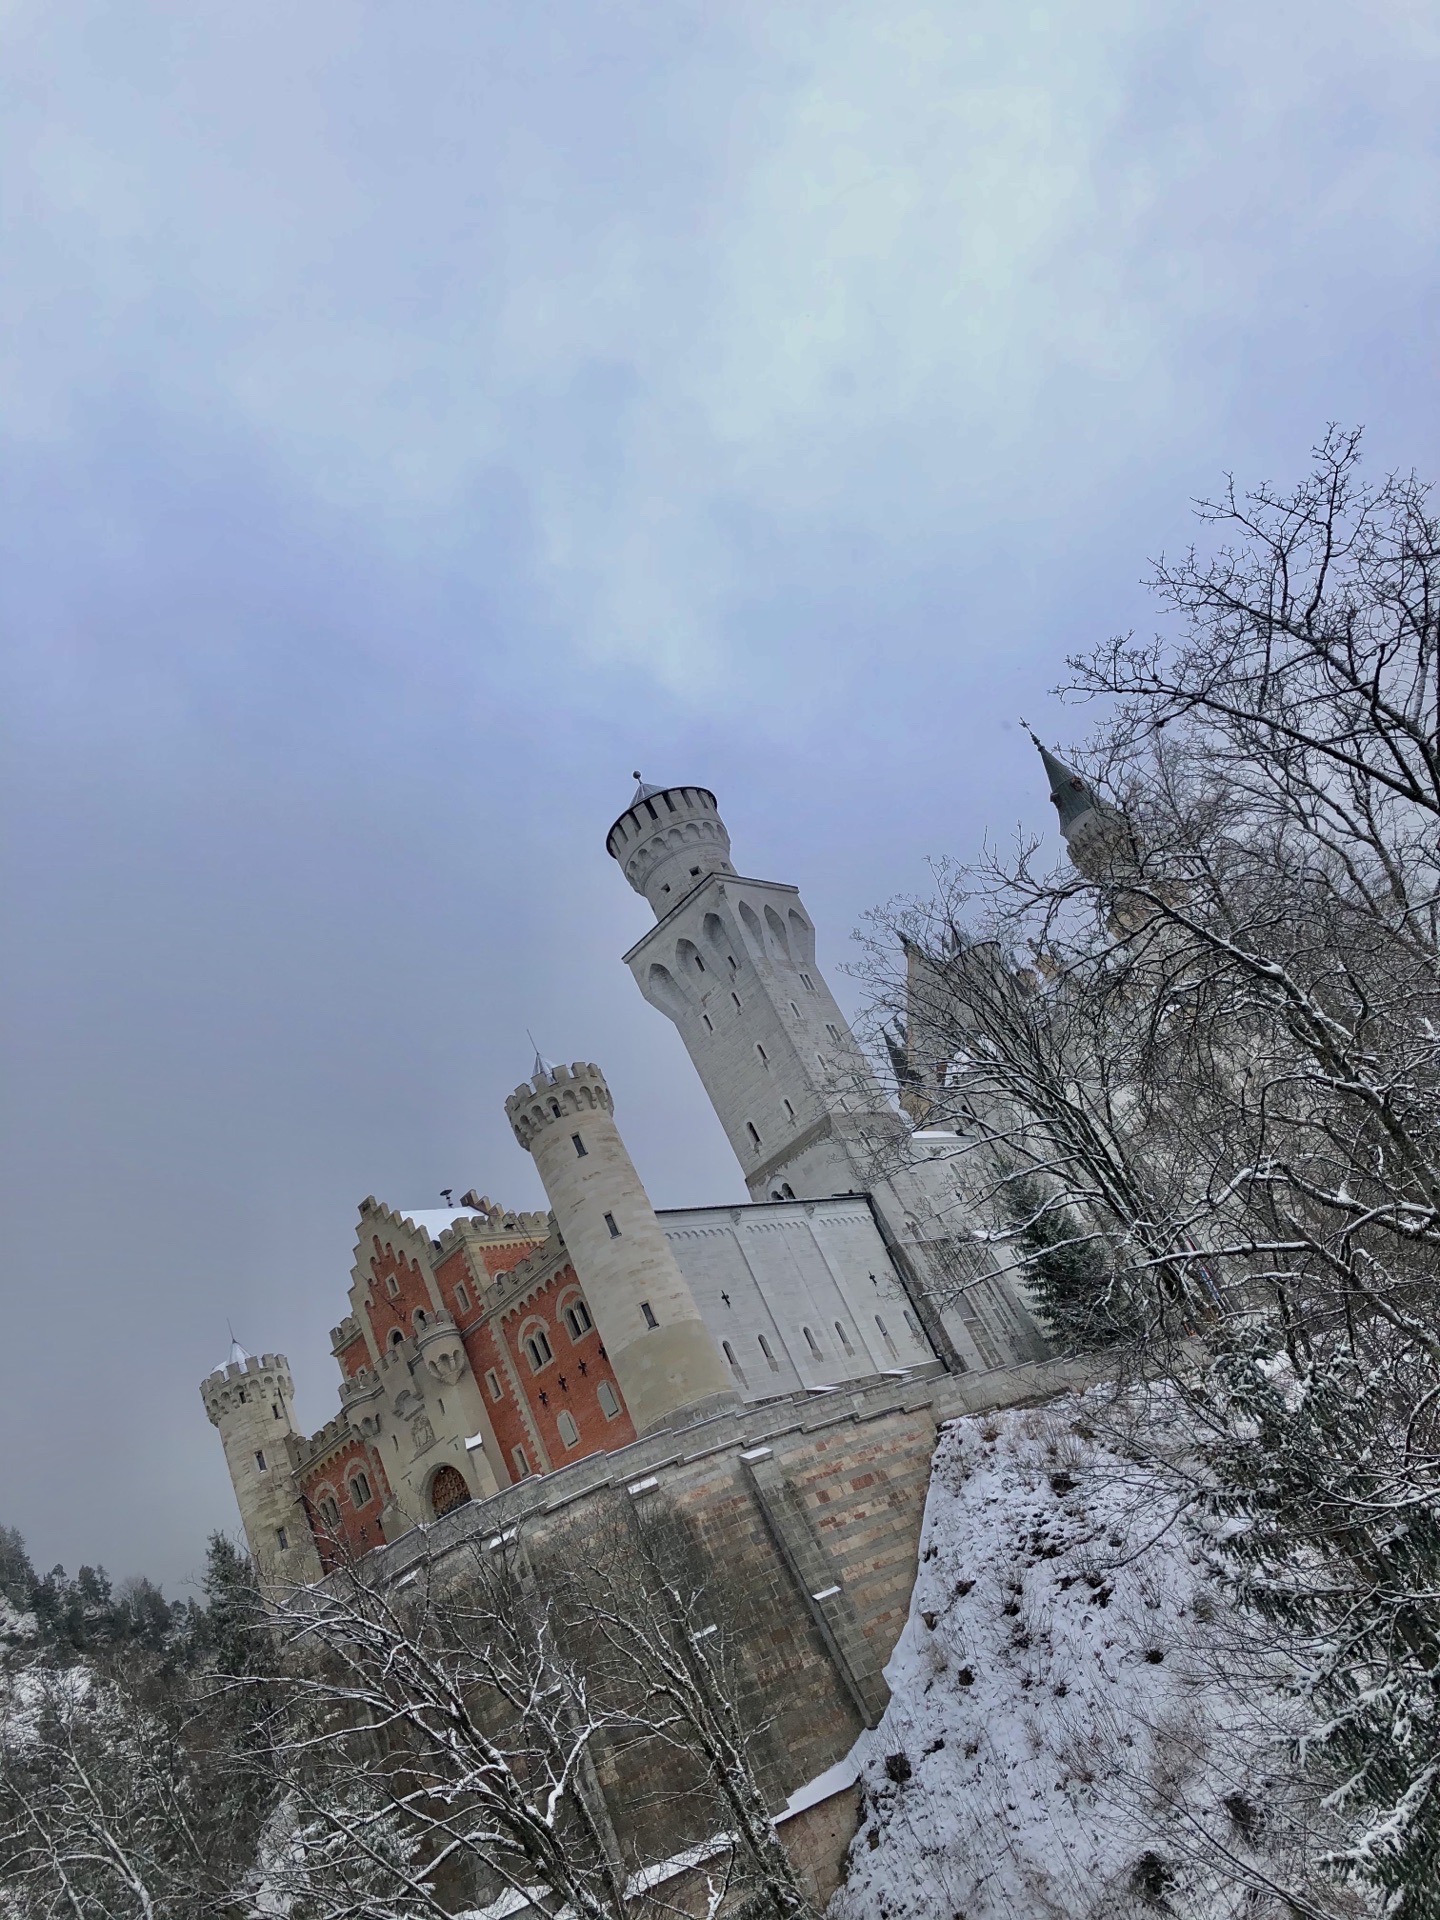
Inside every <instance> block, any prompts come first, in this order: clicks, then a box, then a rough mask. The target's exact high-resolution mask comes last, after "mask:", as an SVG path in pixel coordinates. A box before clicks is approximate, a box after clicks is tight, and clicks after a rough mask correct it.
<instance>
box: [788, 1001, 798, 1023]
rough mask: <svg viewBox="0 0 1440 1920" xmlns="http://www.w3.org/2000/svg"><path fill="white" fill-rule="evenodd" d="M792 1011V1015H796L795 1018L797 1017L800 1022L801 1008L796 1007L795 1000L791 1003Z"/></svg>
mask: <svg viewBox="0 0 1440 1920" xmlns="http://www.w3.org/2000/svg"><path fill="white" fill-rule="evenodd" d="M790 1011H791V1013H793V1014H794V1016H795V1018H796V1019H797V1020H798V1019H799V1018H800V1009H799V1007H797V1006H796V1004H795V1002H794V1001H793V1000H792V1001H791V1002H790Z"/></svg>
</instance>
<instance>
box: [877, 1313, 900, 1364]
mask: <svg viewBox="0 0 1440 1920" xmlns="http://www.w3.org/2000/svg"><path fill="white" fill-rule="evenodd" d="M875 1324H876V1326H877V1327H878V1328H879V1329H880V1338H881V1339H882V1340H883V1341H884V1342H885V1351H886V1352H887V1353H888V1354H889V1356H890V1358H891V1359H892V1360H894V1359H897V1358H898V1355H897V1354H896V1351H895V1342H894V1341H893V1340H892V1339H891V1338H890V1329H889V1328H888V1327H887V1326H886V1324H885V1322H884V1321H883V1320H882V1319H881V1318H880V1316H879V1314H878V1313H877V1314H876V1316H875Z"/></svg>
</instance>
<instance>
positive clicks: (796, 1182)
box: [626, 874, 899, 1200]
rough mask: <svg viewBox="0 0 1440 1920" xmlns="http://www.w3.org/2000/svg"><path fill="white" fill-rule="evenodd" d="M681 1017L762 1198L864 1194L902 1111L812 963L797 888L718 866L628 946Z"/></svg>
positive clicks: (809, 931) (649, 982)
mask: <svg viewBox="0 0 1440 1920" xmlns="http://www.w3.org/2000/svg"><path fill="white" fill-rule="evenodd" d="M626 960H627V962H628V964H629V966H630V969H631V971H632V973H633V974H634V975H635V979H636V981H637V983H638V984H639V987H640V990H641V992H642V993H643V994H644V995H645V997H646V998H647V999H648V1000H649V1001H650V1002H651V1003H652V1005H654V1006H657V1007H658V1008H659V1009H660V1011H661V1012H662V1013H664V1014H665V1015H666V1016H667V1017H668V1018H669V1019H671V1020H672V1021H674V1023H675V1025H676V1027H677V1028H678V1029H679V1032H680V1036H681V1038H682V1039H683V1040H684V1042H685V1045H686V1048H687V1050H688V1051H689V1054H690V1058H691V1059H692V1061H693V1062H694V1064H695V1070H696V1072H697V1073H698V1074H699V1075H700V1079H701V1081H702V1083H703V1084H704V1087H705V1091H706V1093H707V1094H708V1095H709V1098H710V1102H711V1105H712V1106H713V1107H714V1109H715V1112H716V1114H717V1115H718V1117H719V1119H720V1124H721V1125H722V1126H723V1127H724V1129H725V1132H726V1135H727V1137H728V1139H729V1141H730V1144H731V1147H732V1148H733V1149H734V1152H735V1155H736V1158H737V1159H738V1160H739V1162H740V1165H741V1168H742V1169H743V1170H744V1174H745V1179H746V1182H747V1184H748V1185H749V1188H750V1191H751V1194H752V1196H753V1197H754V1198H755V1199H757V1200H758V1199H769V1198H771V1197H772V1196H774V1195H783V1193H784V1188H785V1187H786V1186H787V1185H788V1186H789V1187H790V1188H791V1190H792V1191H793V1193H794V1194H795V1195H797V1196H800V1197H811V1196H828V1195H831V1194H835V1193H849V1192H855V1191H857V1190H858V1189H859V1188H861V1187H862V1186H864V1185H865V1171H864V1165H863V1161H862V1159H861V1157H860V1155H859V1154H858V1153H857V1152H856V1150H855V1145H854V1144H853V1142H852V1139H851V1138H850V1137H849V1136H852V1135H855V1134H857V1133H860V1132H863V1131H865V1130H866V1129H865V1125H864V1124H863V1123H866V1122H868V1124H869V1128H870V1130H871V1131H874V1130H877V1129H878V1130H879V1131H881V1132H887V1131H892V1130H893V1129H894V1128H895V1127H896V1126H897V1125H898V1124H899V1122H898V1117H897V1116H896V1115H894V1114H893V1112H892V1111H891V1110H890V1108H889V1106H888V1104H887V1102H886V1099H885V1096H884V1093H883V1092H882V1090H881V1088H880V1086H879V1084H878V1082H877V1081H876V1080H875V1077H874V1075H873V1074H872V1073H871V1071H870V1069H869V1066H868V1064H867V1063H866V1061H865V1059H864V1056H863V1055H862V1054H861V1052H860V1049H859V1048H858V1047H857V1046H856V1044H855V1042H854V1040H853V1038H852V1037H851V1034H850V1030H849V1028H848V1026H847V1025H846V1023H845V1017H844V1015H843V1014H842V1013H841V1011H840V1009H839V1007H838V1006H837V1005H836V1003H835V998H834V995H833V994H832V993H831V992H830V989H829V987H828V986H827V985H826V983H825V978H824V975H823V974H822V973H821V972H820V971H819V968H818V967H817V966H816V964H815V934H814V928H813V926H812V924H811V922H810V918H809V916H808V914H806V912H805V910H804V908H803V906H802V905H801V902H800V896H799V894H798V892H797V891H796V889H795V888H794V887H791V886H785V885H782V884H780V883H779V882H775V881H765V880H749V879H741V878H738V877H736V876H734V875H722V874H711V875H710V876H708V877H707V878H706V879H704V880H702V881H701V882H700V883H699V884H698V885H697V886H696V888H695V889H694V891H693V892H692V893H691V894H690V895H689V897H688V898H687V899H685V900H684V901H682V902H681V903H680V905H679V906H678V907H675V908H672V909H671V911H670V912H669V913H668V914H667V915H666V916H665V918H664V919H663V920H662V921H661V922H660V923H659V925H657V926H656V927H655V928H654V930H653V931H652V932H651V933H649V934H647V935H646V936H645V938H644V939H643V940H642V941H641V942H640V943H639V944H638V945H637V946H636V947H634V948H633V949H632V950H631V952H630V953H628V954H627V955H626Z"/></svg>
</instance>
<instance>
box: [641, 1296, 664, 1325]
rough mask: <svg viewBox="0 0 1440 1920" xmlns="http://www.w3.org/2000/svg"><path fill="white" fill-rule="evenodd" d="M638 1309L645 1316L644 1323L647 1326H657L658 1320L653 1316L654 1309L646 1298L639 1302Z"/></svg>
mask: <svg viewBox="0 0 1440 1920" xmlns="http://www.w3.org/2000/svg"><path fill="white" fill-rule="evenodd" d="M640 1311H641V1313H643V1314H644V1316H645V1324H646V1326H647V1327H658V1326H659V1324H660V1322H659V1321H658V1320H657V1319H656V1318H655V1309H654V1308H653V1307H652V1306H651V1304H650V1302H649V1301H648V1300H642V1301H641V1302H640Z"/></svg>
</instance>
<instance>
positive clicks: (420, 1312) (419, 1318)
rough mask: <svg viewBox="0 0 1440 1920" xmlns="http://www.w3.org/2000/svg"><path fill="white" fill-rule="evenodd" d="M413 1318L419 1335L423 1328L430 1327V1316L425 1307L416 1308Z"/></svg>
mask: <svg viewBox="0 0 1440 1920" xmlns="http://www.w3.org/2000/svg"><path fill="white" fill-rule="evenodd" d="M413 1318H414V1321H415V1331H416V1332H417V1333H419V1331H420V1329H421V1328H422V1327H424V1326H428V1325H429V1323H430V1316H429V1315H428V1314H427V1313H426V1311H425V1309H424V1308H423V1307H416V1309H415V1312H414V1315H413Z"/></svg>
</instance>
